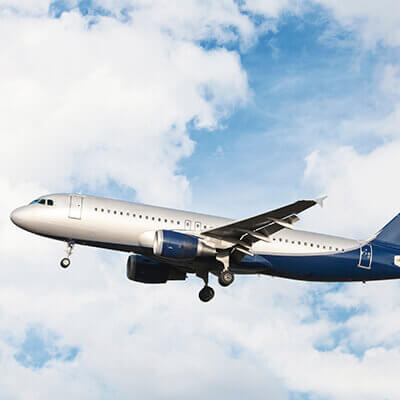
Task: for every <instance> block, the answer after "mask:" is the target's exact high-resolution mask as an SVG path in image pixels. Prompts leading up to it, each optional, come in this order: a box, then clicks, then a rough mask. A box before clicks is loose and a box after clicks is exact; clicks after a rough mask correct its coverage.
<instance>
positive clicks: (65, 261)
mask: <svg viewBox="0 0 400 400" xmlns="http://www.w3.org/2000/svg"><path fill="white" fill-rule="evenodd" d="M70 264H71V260H70V259H69V258H67V257H65V258H63V259H62V260H61V262H60V265H61V267H62V268H68V267H69V265H70Z"/></svg>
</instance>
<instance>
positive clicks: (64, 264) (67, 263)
mask: <svg viewBox="0 0 400 400" xmlns="http://www.w3.org/2000/svg"><path fill="white" fill-rule="evenodd" d="M73 249H74V243H73V242H68V246H67V250H66V253H67V257H64V258H63V259H62V260H61V262H60V265H61V267H62V268H68V267H69V266H70V264H71V260H70V259H69V257H70V256H71V254H72V250H73Z"/></svg>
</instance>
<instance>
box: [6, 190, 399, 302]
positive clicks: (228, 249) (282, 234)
mask: <svg viewBox="0 0 400 400" xmlns="http://www.w3.org/2000/svg"><path fill="white" fill-rule="evenodd" d="M324 199H325V197H322V198H319V199H316V200H300V201H297V202H295V203H292V204H289V205H287V206H284V207H281V208H278V209H275V210H272V211H268V212H265V213H263V214H259V215H256V216H254V217H250V218H246V219H242V220H238V221H232V220H230V219H227V218H220V217H214V216H210V215H205V214H198V213H193V212H186V211H178V210H173V209H168V208H161V207H154V206H148V205H143V204H137V203H132V202H127V201H118V200H111V199H106V198H101V197H94V196H85V195H81V194H50V195H46V196H42V197H40V198H38V199H36V200H34V201H32V202H31V203H30V204H28V205H25V206H23V207H19V208H17V209H15V210H14V211H13V212H12V213H11V216H10V218H11V220H12V221H13V222H14V224H16V225H17V226H19V227H20V228H22V229H25V230H27V231H29V232H32V233H35V234H38V235H41V236H45V237H48V238H52V239H56V240H62V241H65V242H66V243H67V257H65V258H63V259H62V260H61V266H62V267H63V268H67V267H68V266H69V265H70V256H71V253H72V249H73V246H74V245H75V244H80V245H86V246H94V247H100V248H105V249H112V250H119V251H125V252H128V253H131V254H130V255H129V257H128V261H127V277H128V278H129V279H130V280H133V281H136V282H142V283H166V282H167V281H169V280H185V279H186V275H187V273H195V274H196V275H197V276H198V277H200V278H202V279H203V281H204V287H203V288H202V289H201V290H200V293H199V297H200V300H202V301H204V302H207V301H210V300H211V299H212V298H213V297H214V290H213V289H212V288H211V287H210V286H208V277H209V273H212V274H214V275H216V276H217V277H218V281H219V283H220V285H221V286H229V285H230V284H231V283H232V282H233V280H234V274H263V275H271V276H279V277H284V278H290V279H300V280H306V281H324V282H348V281H362V282H365V281H371V280H382V279H395V278H400V214H398V215H397V216H396V217H395V218H394V219H393V220H391V221H390V222H389V223H388V224H387V225H386V226H385V227H384V228H383V229H382V230H380V231H379V232H378V233H377V234H376V235H375V236H374V237H373V238H371V239H369V240H366V241H357V240H350V239H344V238H340V237H336V236H328V235H322V234H317V233H311V232H305V231H300V230H296V229H294V227H293V224H294V223H295V222H296V221H298V220H299V217H298V214H300V213H301V212H302V211H304V210H307V209H308V208H310V207H312V206H314V205H316V204H319V205H321V206H322V203H323V200H324Z"/></svg>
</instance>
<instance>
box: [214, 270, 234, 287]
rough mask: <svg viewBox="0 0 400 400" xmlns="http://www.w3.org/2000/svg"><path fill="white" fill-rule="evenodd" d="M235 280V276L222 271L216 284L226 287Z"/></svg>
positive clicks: (227, 271) (229, 272)
mask: <svg viewBox="0 0 400 400" xmlns="http://www.w3.org/2000/svg"><path fill="white" fill-rule="evenodd" d="M234 280H235V275H233V273H232V272H231V271H229V270H228V269H227V270H222V271H221V273H220V274H219V277H218V282H219V284H220V285H221V286H223V287H226V286H229V285H231V284H232V283H233V281H234Z"/></svg>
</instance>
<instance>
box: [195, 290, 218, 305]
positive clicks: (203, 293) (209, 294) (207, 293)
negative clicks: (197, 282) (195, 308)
mask: <svg viewBox="0 0 400 400" xmlns="http://www.w3.org/2000/svg"><path fill="white" fill-rule="evenodd" d="M214 295H215V292H214V289H213V288H212V287H210V286H204V287H203V289H201V290H200V292H199V298H200V300H201V301H204V302H205V303H206V302H207V301H210V300H211V299H212V298H213V297H214Z"/></svg>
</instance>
